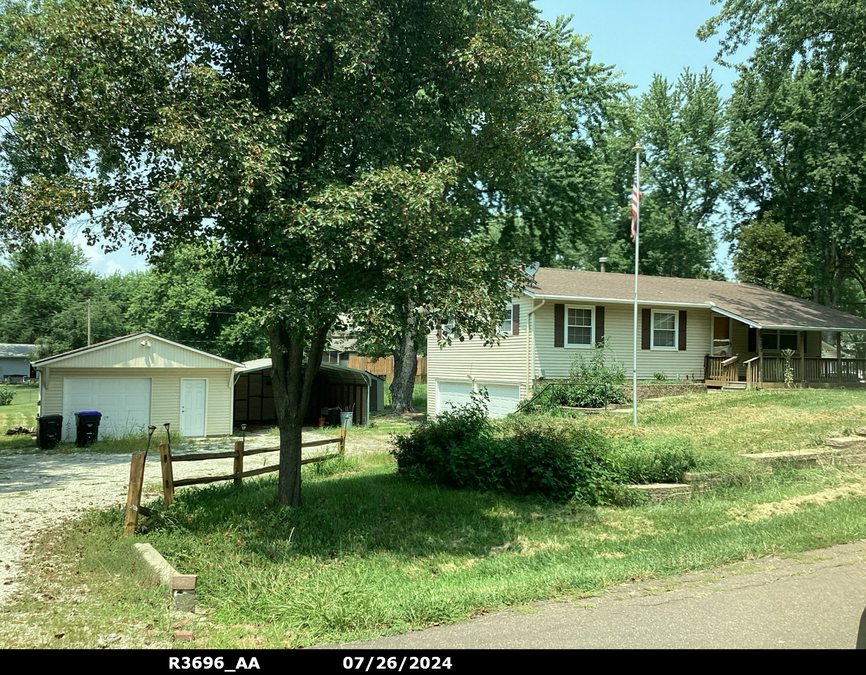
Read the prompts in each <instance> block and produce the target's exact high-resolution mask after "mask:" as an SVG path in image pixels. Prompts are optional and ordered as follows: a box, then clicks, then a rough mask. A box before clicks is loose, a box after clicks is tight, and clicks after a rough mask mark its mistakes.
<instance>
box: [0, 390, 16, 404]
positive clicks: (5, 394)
mask: <svg viewBox="0 0 866 675" xmlns="http://www.w3.org/2000/svg"><path fill="white" fill-rule="evenodd" d="M13 398H15V392H14V391H11V390H9V389H0V405H10V404H11V403H12V399H13Z"/></svg>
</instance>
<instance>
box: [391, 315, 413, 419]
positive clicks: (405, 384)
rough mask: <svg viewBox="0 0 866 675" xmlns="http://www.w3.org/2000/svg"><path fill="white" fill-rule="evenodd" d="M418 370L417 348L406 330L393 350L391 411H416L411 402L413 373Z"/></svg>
mask: <svg viewBox="0 0 866 675" xmlns="http://www.w3.org/2000/svg"><path fill="white" fill-rule="evenodd" d="M417 371H418V350H417V349H416V348H415V339H414V338H413V337H412V334H411V332H410V331H407V332H406V333H405V334H404V335H403V338H402V340H401V342H400V346H399V347H398V348H397V349H396V350H395V351H394V380H393V381H392V382H391V412H393V413H405V412H418V409H417V408H416V407H415V405H414V404H413V403H412V392H413V391H414V389H415V373H416V372H417Z"/></svg>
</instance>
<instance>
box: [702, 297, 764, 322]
mask: <svg viewBox="0 0 866 675" xmlns="http://www.w3.org/2000/svg"><path fill="white" fill-rule="evenodd" d="M708 304H709V306H710V309H712V310H713V311H714V312H716V313H718V314H721V315H722V316H726V317H728V318H729V319H736V320H737V321H739V322H740V323H744V324H746V325H747V326H750V327H751V328H764V326H762V325H761V324H760V323H757V322H756V321H750V320H749V319H746V318H744V317H742V316H740V315H739V314H734V313H733V312H729V311H728V310H726V309H720V308H718V307H716V306H715V305H714V304H713V303H712V302H710V303H708Z"/></svg>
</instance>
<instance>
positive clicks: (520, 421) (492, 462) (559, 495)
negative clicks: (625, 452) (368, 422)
mask: <svg viewBox="0 0 866 675" xmlns="http://www.w3.org/2000/svg"><path fill="white" fill-rule="evenodd" d="M494 431H495V429H494V427H493V425H492V424H491V423H490V421H489V420H488V419H487V417H486V410H485V407H484V404H483V399H482V398H481V397H478V398H476V397H474V396H473V399H472V402H471V403H469V404H468V405H466V406H463V407H461V408H455V409H454V410H452V411H450V412H447V413H444V414H442V415H439V416H438V417H436V418H434V419H431V420H427V421H425V422H424V423H423V424H422V425H421V426H419V427H416V428H415V429H414V430H412V431H411V432H410V433H408V434H402V435H399V436H396V437H395V439H394V444H395V446H396V447H395V450H393V451H392V454H393V455H394V456H395V457H396V458H397V466H398V468H399V470H400V473H402V474H404V475H409V476H410V477H413V478H416V479H420V480H430V481H433V482H435V483H437V484H439V485H443V486H448V487H456V488H471V489H477V490H491V491H495V492H508V493H511V494H516V495H541V496H543V497H546V498H548V499H551V500H555V501H568V500H570V499H572V498H576V499H577V500H579V501H582V502H585V503H587V504H590V505H596V504H599V503H603V502H605V501H607V499H608V496H609V495H610V494H611V492H612V490H613V483H614V478H615V472H614V471H613V470H612V468H611V467H610V465H609V463H608V461H607V458H606V455H607V442H606V441H605V439H604V438H602V437H601V436H599V435H598V434H595V433H593V432H591V431H589V430H587V429H585V428H584V427H579V426H574V425H557V424H550V420H548V419H543V420H541V421H539V420H534V419H526V418H517V419H513V420H510V421H508V422H505V423H503V424H502V426H501V427H500V429H499V433H494Z"/></svg>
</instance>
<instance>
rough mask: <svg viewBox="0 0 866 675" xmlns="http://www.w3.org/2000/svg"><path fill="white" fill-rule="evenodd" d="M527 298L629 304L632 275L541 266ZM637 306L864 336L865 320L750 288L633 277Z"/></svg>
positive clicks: (699, 281)
mask: <svg viewBox="0 0 866 675" xmlns="http://www.w3.org/2000/svg"><path fill="white" fill-rule="evenodd" d="M526 291H527V293H528V294H530V295H532V296H535V297H538V298H561V299H569V300H593V301H602V300H609V301H612V302H632V301H633V300H634V275H633V274H614V273H611V272H580V271H576V270H564V269H553V268H548V267H542V268H541V269H539V270H538V272H536V274H535V283H534V284H530V285H529V286H527V288H526ZM638 302H639V303H641V304H649V305H651V304H653V303H662V302H664V303H668V304H675V305H684V306H695V305H706V306H707V307H712V308H714V309H716V310H719V311H721V313H727V314H731V315H734V316H736V317H737V318H740V319H742V320H743V321H744V322H746V323H750V324H752V325H754V326H756V327H759V328H812V329H816V330H817V329H823V330H833V329H836V330H852V331H866V319H861V318H860V317H857V316H853V315H851V314H846V313H845V312H840V311H839V310H837V309H833V308H831V307H825V306H824V305H819V304H818V303H816V302H812V301H810V300H801V299H800V298H794V297H791V296H790V295H785V294H784V293H778V292H777V291H771V290H768V289H766V288H762V287H761V286H756V285H754V284H740V283H734V282H730V281H708V280H706V279H677V278H674V277H649V276H639V277H638Z"/></svg>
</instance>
